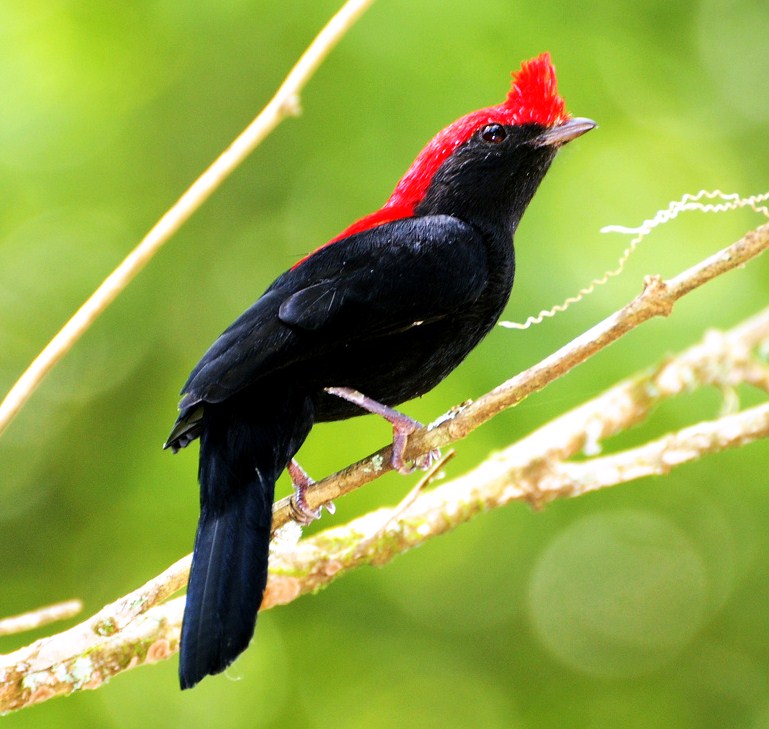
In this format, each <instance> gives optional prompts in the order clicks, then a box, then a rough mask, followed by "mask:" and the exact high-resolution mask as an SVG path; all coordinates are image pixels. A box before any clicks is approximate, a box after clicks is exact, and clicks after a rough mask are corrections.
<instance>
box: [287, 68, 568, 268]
mask: <svg viewBox="0 0 769 729" xmlns="http://www.w3.org/2000/svg"><path fill="white" fill-rule="evenodd" d="M568 118H569V114H568V113H567V112H566V107H565V105H564V101H563V99H562V98H561V97H560V96H559V95H558V86H557V81H556V78H555V66H553V63H552V61H551V60H550V54H549V53H542V54H540V55H539V56H537V57H536V58H532V59H531V60H530V61H524V62H523V63H522V64H521V68H520V70H518V71H515V72H513V83H512V86H511V88H510V92H509V93H508V95H507V99H506V100H505V102H504V103H502V104H498V105H497V106H490V107H488V108H486V109H479V110H478V111H474V112H472V113H471V114H467V115H466V116H463V117H462V118H460V119H457V121H455V122H454V123H453V124H450V125H449V126H447V127H446V128H445V129H443V130H442V131H440V132H438V134H436V135H435V137H433V139H432V140H431V141H430V142H429V143H428V145H427V146H426V147H425V148H424V149H423V150H422V151H421V152H420V153H419V155H418V156H417V158H416V159H415V160H414V162H413V163H412V165H411V167H409V169H408V171H407V172H406V174H405V175H404V176H403V178H402V179H401V181H400V182H399V183H398V184H397V185H396V187H395V190H393V193H392V195H390V199H389V200H388V201H387V202H386V203H385V204H384V206H383V207H382V208H381V209H380V210H377V211H376V212H375V213H371V214H370V215H367V216H366V217H364V218H361V219H360V220H358V221H357V222H355V223H353V224H352V225H351V226H350V227H349V228H346V229H345V230H343V231H342V232H341V233H340V234H339V235H338V236H336V237H335V238H332V239H331V240H330V241H329V242H328V243H325V244H324V245H322V246H321V248H325V246H327V245H329V244H331V243H336V242H337V241H338V240H341V239H342V238H346V237H347V236H349V235H353V234H354V233H360V232H362V231H364V230H369V229H370V228H375V227H376V226H378V225H382V224H383V223H389V222H391V221H393V220H399V219H400V218H408V217H410V216H411V215H413V214H414V208H416V206H417V205H419V203H420V202H421V200H422V198H424V196H425V193H426V192H427V188H428V187H429V186H430V182H431V181H432V179H433V176H434V175H435V173H436V172H437V171H438V168H439V167H440V166H441V165H442V164H443V162H444V161H445V160H446V159H447V158H448V157H450V156H451V155H452V154H453V152H454V151H455V150H456V149H457V147H459V146H461V145H462V144H464V143H465V142H467V141H468V140H469V139H470V137H472V135H473V134H474V133H475V132H476V131H477V130H478V129H480V128H481V127H484V126H486V125H487V124H507V125H510V124H540V125H542V126H545V127H550V126H555V125H556V124H560V123H561V122H564V121H566V120H567V119H568ZM318 250H320V249H318ZM309 255H312V254H309ZM309 255H308V256H305V257H304V258H302V259H301V260H300V261H298V262H297V263H296V264H295V265H294V268H296V266H298V265H299V264H300V263H302V261H304V260H306V259H307V258H308V257H309Z"/></svg>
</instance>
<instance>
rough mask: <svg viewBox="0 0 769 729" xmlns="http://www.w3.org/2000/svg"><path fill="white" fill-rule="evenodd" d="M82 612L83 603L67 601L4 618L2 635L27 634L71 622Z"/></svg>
mask: <svg viewBox="0 0 769 729" xmlns="http://www.w3.org/2000/svg"><path fill="white" fill-rule="evenodd" d="M82 610H83V603H82V602H81V601H80V600H67V601H65V602H57V603H55V604H53V605H46V606H45V607H41V608H37V610H31V611H30V612H28V613H22V614H21V615H12V616H10V617H7V618H2V619H0V635H15V634H16V633H26V632H27V631H28V630H35V629H37V628H42V627H43V626H44V625H49V624H50V623H57V622H59V621H60V620H69V618H74V617H75V615H78V614H79V613H80V612H82Z"/></svg>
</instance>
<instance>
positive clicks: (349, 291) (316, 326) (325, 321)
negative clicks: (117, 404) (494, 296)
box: [181, 216, 488, 409]
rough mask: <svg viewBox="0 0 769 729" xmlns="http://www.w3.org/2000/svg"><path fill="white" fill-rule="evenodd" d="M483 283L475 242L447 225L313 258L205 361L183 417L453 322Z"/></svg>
mask: <svg viewBox="0 0 769 729" xmlns="http://www.w3.org/2000/svg"><path fill="white" fill-rule="evenodd" d="M487 280H488V269H487V260H486V249H485V246H484V243H483V239H482V237H481V236H480V234H478V233H477V232H476V231H475V230H474V229H473V228H472V227H471V226H469V225H467V224H465V223H463V222H461V221H459V220H457V219H456V218H452V217H449V216H426V217H417V218H408V219H405V220H399V221H396V222H393V223H387V224H385V225H382V226H379V227H377V228H374V229H372V230H369V231H364V232H362V233H356V234H355V235H353V236H350V237H349V238H346V239H342V240H340V241H337V242H335V243H333V244H332V245H329V246H327V247H325V248H322V249H319V250H318V251H317V252H316V253H314V254H313V255H311V256H309V257H308V258H307V259H305V260H304V261H303V262H302V263H301V264H300V265H299V266H297V267H295V268H294V269H291V270H290V271H287V272H286V273H285V274H283V275H282V276H281V277H280V278H278V279H277V280H276V281H275V283H274V284H273V285H272V286H271V287H270V288H269V289H268V290H267V292H266V293H265V294H264V296H262V297H261V298H260V299H259V300H258V301H257V302H256V303H255V304H254V305H253V306H252V307H251V308H250V309H248V310H247V311H246V312H245V313H244V314H242V315H241V316H240V317H239V318H238V319H237V320H236V321H235V322H234V323H233V324H232V326H230V327H229V328H228V329H227V330H226V331H225V332H224V333H223V334H222V335H221V336H220V337H219V339H217V340H216V342H214V344H213V345H212V347H211V348H210V349H209V350H208V352H206V354H205V355H204V356H203V358H202V359H201V361H200V362H199V363H198V365H197V366H196V367H195V369H194V370H193V371H192V373H191V375H190V377H189V379H188V381H187V383H186V384H185V386H184V388H183V390H182V392H183V393H185V397H184V399H183V400H182V403H181V407H182V408H183V409H185V408H190V407H192V406H194V405H195V404H196V403H199V402H201V401H207V402H220V401H222V400H224V399H226V398H228V397H230V396H231V395H233V394H234V393H236V392H238V391H239V390H241V389H243V388H245V387H247V386H249V385H250V384H252V383H253V382H255V381H257V380H258V379H261V378H262V377H265V376H268V375H270V374H272V373H274V372H276V371H278V370H280V369H283V368H284V367H287V366H289V365H291V364H293V363H296V362H299V361H301V360H307V359H312V358H313V357H319V356H323V355H324V354H326V353H328V352H333V351H335V350H337V349H338V348H340V347H341V346H344V345H345V344H348V343H349V342H352V341H356V340H363V339H370V338H376V337H385V336H388V335H391V334H394V333H396V332H399V331H403V330H404V329H406V328H409V327H410V326H413V325H415V324H418V323H423V322H430V321H435V320H438V319H441V318H444V317H447V316H451V315H455V314H457V313H458V312H461V310H462V309H463V308H464V307H466V306H468V305H470V304H472V303H473V302H474V301H475V300H476V299H477V298H478V297H479V296H480V295H481V294H482V293H483V291H484V289H485V287H486V284H487Z"/></svg>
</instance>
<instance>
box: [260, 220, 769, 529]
mask: <svg viewBox="0 0 769 729" xmlns="http://www.w3.org/2000/svg"><path fill="white" fill-rule="evenodd" d="M767 248H769V223H767V224H765V225H762V226H761V227H759V228H757V229H756V230H753V231H751V232H749V233H747V234H746V235H745V236H743V237H742V238H741V239H740V240H738V241H736V242H735V243H732V245H730V246H727V247H726V248H724V249H722V250H721V251H719V252H718V253H716V254H714V255H712V256H710V257H709V258H707V259H705V260H704V261H701V262H700V263H698V264H696V265H695V266H692V267H691V268H689V269H687V270H686V271H684V272H683V273H680V274H679V275H678V276H676V277H675V278H673V279H671V280H670V281H663V280H662V279H661V278H660V277H659V276H647V277H646V279H645V280H644V290H643V291H642V292H641V294H640V295H639V296H637V297H636V298H635V299H633V300H632V301H631V302H630V303H629V304H627V305H626V306H624V307H623V308H622V309H620V310H619V311H617V312H615V313H614V314H612V315H611V316H609V317H608V318H606V319H604V320H603V321H602V322H600V323H599V324H596V325H595V326H594V327H593V328H592V329H590V330H588V331H587V332H585V333H584V334H582V335H581V336H579V337H577V338H576V339H574V340H573V341H571V342H569V344H567V345H566V346H564V347H562V348H561V349H559V350H558V351H557V352H555V353H554V354H551V355H550V356H549V357H546V358H545V359H543V360H542V361H541V362H539V363H538V364H536V365H534V366H533V367H530V368H529V369H527V370H525V371H524V372H521V373H520V374H519V375H516V376H515V377H513V378H511V379H509V380H508V381H507V382H504V383H503V384H501V385H499V386H498V387H496V388H495V389H494V390H492V391H491V392H489V393H488V394H486V395H484V396H483V397H481V398H479V399H478V400H476V401H475V402H471V403H469V404H466V405H462V406H459V407H457V408H455V409H453V410H452V411H449V412H448V413H446V414H445V415H443V416H442V417H440V418H439V419H438V420H436V421H435V422H434V423H432V424H431V425H429V426H428V427H426V428H422V429H421V430H418V431H416V432H415V433H413V434H412V435H410V436H409V441H408V446H407V448H406V453H405V457H406V458H407V459H409V458H412V459H413V458H414V457H415V456H418V455H420V454H422V453H426V452H427V451H429V450H433V449H436V448H440V447H442V446H445V445H448V444H449V443H453V442H454V441H457V440H461V439H462V438H464V437H466V436H467V435H469V434H470V433H471V432H472V431H473V430H475V429H476V428H478V427H480V426H481V425H483V423H485V422H487V421H488V420H491V418H493V417H494V416H495V415H497V414H498V413H500V412H502V411H503V410H505V409H507V408H510V407H513V406H514V405H517V404H518V403H519V402H521V401H522V400H524V399H525V398H527V397H528V396H529V395H531V394H532V393H534V392H537V391H538V390H541V389H543V388H544V387H545V386H546V385H549V384H550V383H551V382H553V381H554V380H556V379H558V378H559V377H562V376H563V375H565V374H566V373H568V372H570V371H571V370H572V369H574V368H575V367H576V366H577V365H579V364H582V362H584V361H585V360H587V359H589V358H590V357H592V356H593V355H595V354H597V353H598V352H600V351H601V350H602V349H604V348H606V347H608V346H609V345H610V344H612V343H613V342H615V341H616V340H617V339H619V338H620V337H622V336H624V335H625V334H627V333H628V332H629V331H631V330H633V329H635V327H637V326H639V325H640V324H643V323H644V322H645V321H648V320H649V319H652V318H653V317H655V316H668V315H669V314H670V313H671V312H672V310H673V306H674V304H675V302H676V301H678V300H679V299H680V298H681V297H682V296H685V295H686V294H688V293H689V292H691V291H693V290H694V289H696V288H698V287H700V286H702V285H704V284H706V283H708V282H709V281H712V280H713V279H714V278H716V277H718V276H720V275H722V274H724V273H727V272H728V271H732V270H734V269H736V268H740V267H741V266H743V265H745V263H747V262H748V261H750V260H751V259H752V258H755V257H756V256H758V255H760V254H761V253H763V252H764V251H765V250H766V249H767ZM390 459H391V448H390V447H389V446H388V447H386V448H382V449H381V450H379V451H377V452H376V453H374V454H373V455H371V456H368V457H367V458H365V459H363V460H362V461H358V462H357V463H355V464H353V465H351V466H349V467H347V468H346V469H344V470H343V471H340V472H339V473H336V474H334V475H333V476H329V477H328V478H326V479H324V480H322V481H319V482H318V483H316V484H315V485H313V486H312V487H311V488H309V489H308V490H307V491H306V492H305V499H306V501H307V504H308V506H309V507H310V508H312V509H315V508H318V507H319V506H321V505H322V504H325V503H327V502H329V501H333V500H334V499H337V498H339V497H340V496H342V495H344V494H346V493H349V492H350V491H354V490H355V489H357V488H360V487H361V486H363V485H365V484H367V483H369V482H370V481H373V480H375V479H377V478H379V477H380V476H381V475H383V474H384V473H386V472H387V471H389V470H391V468H392V467H391V466H390ZM290 519H291V511H290V498H285V499H281V500H280V501H278V502H277V503H276V504H275V508H274V511H273V528H274V529H279V528H280V527H282V526H283V525H284V524H286V523H288V522H289V521H290Z"/></svg>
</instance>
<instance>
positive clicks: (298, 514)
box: [286, 458, 336, 526]
mask: <svg viewBox="0 0 769 729" xmlns="http://www.w3.org/2000/svg"><path fill="white" fill-rule="evenodd" d="M286 470H287V471H288V475H289V477H290V478H291V484H292V485H293V487H294V495H293V497H292V498H291V507H290V508H291V517H292V518H293V519H294V521H296V522H298V523H299V524H302V525H304V526H307V525H308V524H310V523H312V522H313V521H315V520H316V519H320V515H321V512H322V511H323V507H322V506H319V507H318V508H317V509H311V508H310V506H309V504H308V503H307V499H306V498H305V492H306V491H307V489H308V488H310V486H312V485H313V484H314V483H315V481H313V480H312V479H311V478H310V476H309V475H308V474H307V472H306V471H305V470H304V469H303V468H302V467H301V466H300V465H299V464H298V463H297V462H296V461H295V460H294V459H293V458H292V459H291V463H289V464H288V467H287V468H286ZM325 506H326V511H327V512H328V513H329V514H333V513H334V512H335V511H336V507H335V506H334V503H333V502H332V501H329V502H328V503H327V504H326V505H325Z"/></svg>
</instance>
